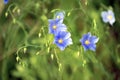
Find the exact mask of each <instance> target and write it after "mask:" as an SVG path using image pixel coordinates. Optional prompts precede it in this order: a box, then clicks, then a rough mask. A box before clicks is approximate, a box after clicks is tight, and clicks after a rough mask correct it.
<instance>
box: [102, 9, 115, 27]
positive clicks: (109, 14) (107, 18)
mask: <svg viewBox="0 0 120 80" xmlns="http://www.w3.org/2000/svg"><path fill="white" fill-rule="evenodd" d="M101 17H102V19H103V22H105V23H109V24H110V25H113V23H114V22H115V16H114V13H113V11H112V10H108V11H103V12H102V13H101Z"/></svg>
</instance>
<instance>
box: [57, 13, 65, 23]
mask: <svg viewBox="0 0 120 80" xmlns="http://www.w3.org/2000/svg"><path fill="white" fill-rule="evenodd" d="M64 17H65V12H64V11H61V12H56V13H55V18H57V19H59V20H60V23H62V22H63V20H64Z"/></svg>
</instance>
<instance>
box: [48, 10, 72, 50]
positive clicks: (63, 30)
mask: <svg viewBox="0 0 120 80" xmlns="http://www.w3.org/2000/svg"><path fill="white" fill-rule="evenodd" d="M64 16H65V13H64V12H57V13H56V14H55V18H54V19H49V20H48V22H49V33H51V34H54V36H55V38H54V42H53V43H54V44H56V45H57V46H58V47H59V48H60V50H62V51H63V50H64V49H65V48H66V47H67V46H68V45H71V44H72V39H71V34H70V33H69V32H67V27H66V25H65V24H64V23H63V20H64Z"/></svg>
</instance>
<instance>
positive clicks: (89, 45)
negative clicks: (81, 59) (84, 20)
mask: <svg viewBox="0 0 120 80" xmlns="http://www.w3.org/2000/svg"><path fill="white" fill-rule="evenodd" d="M98 40H99V39H98V38H97V37H96V36H92V35H91V33H90V32H88V33H87V34H84V35H83V37H82V39H80V42H81V43H82V46H83V47H84V50H85V51H86V50H88V49H90V50H92V51H95V50H96V43H97V42H98Z"/></svg>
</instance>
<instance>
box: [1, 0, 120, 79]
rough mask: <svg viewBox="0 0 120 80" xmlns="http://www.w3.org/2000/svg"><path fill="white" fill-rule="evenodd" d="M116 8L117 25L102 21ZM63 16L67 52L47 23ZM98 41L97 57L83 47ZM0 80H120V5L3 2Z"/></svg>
mask: <svg viewBox="0 0 120 80" xmlns="http://www.w3.org/2000/svg"><path fill="white" fill-rule="evenodd" d="M109 9H112V10H113V12H114V14H115V18H116V22H115V23H114V24H113V26H111V25H109V24H106V23H104V22H103V21H102V19H101V12H102V11H107V10H109ZM57 11H65V13H66V15H65V20H64V23H65V24H66V25H67V28H68V31H69V32H70V33H71V37H72V40H73V45H70V46H68V47H67V48H66V49H65V50H64V51H60V50H59V48H58V47H57V46H56V45H55V44H52V43H53V39H54V37H53V35H51V34H49V33H48V19H52V18H53V16H54V14H55V12H57ZM87 32H91V33H92V34H93V35H96V36H97V37H99V41H98V43H97V49H96V51H95V52H93V51H89V50H88V51H86V52H84V49H83V47H82V45H81V43H80V42H79V39H80V38H81V37H82V35H83V34H86V33H87ZM0 80H120V1H119V0H9V2H8V4H4V3H3V0H0Z"/></svg>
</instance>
